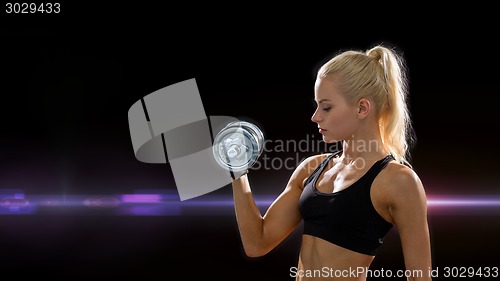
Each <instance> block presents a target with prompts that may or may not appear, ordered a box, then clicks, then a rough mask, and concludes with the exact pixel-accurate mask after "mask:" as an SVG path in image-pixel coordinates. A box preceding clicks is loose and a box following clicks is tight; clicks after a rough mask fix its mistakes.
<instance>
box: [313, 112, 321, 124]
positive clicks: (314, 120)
mask: <svg viewBox="0 0 500 281" xmlns="http://www.w3.org/2000/svg"><path fill="white" fill-rule="evenodd" d="M311 121H313V122H314V123H318V122H320V116H319V112H318V109H317V108H316V110H315V111H314V113H313V115H312V116H311Z"/></svg>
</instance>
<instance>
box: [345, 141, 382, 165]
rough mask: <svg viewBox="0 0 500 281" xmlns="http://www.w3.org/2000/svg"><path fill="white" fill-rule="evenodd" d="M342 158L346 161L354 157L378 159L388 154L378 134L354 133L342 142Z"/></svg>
mask: <svg viewBox="0 0 500 281" xmlns="http://www.w3.org/2000/svg"><path fill="white" fill-rule="evenodd" d="M342 154H343V158H344V160H345V161H346V163H353V162H354V161H356V159H363V160H368V159H378V158H380V157H383V156H385V155H387V154H388V151H387V150H386V149H385V148H384V146H383V144H382V138H381V137H380V134H366V135H361V134H354V135H352V136H351V138H350V139H346V140H344V142H343V152H342Z"/></svg>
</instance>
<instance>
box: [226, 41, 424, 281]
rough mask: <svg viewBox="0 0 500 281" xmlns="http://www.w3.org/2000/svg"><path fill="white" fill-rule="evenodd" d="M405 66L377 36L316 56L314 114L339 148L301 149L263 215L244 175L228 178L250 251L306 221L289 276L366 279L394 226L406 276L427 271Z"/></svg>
mask: <svg viewBox="0 0 500 281" xmlns="http://www.w3.org/2000/svg"><path fill="white" fill-rule="evenodd" d="M404 71H405V68H404V61H403V59H402V58H401V56H399V55H398V54H397V53H396V52H395V51H394V50H392V49H390V48H387V47H385V46H382V45H378V46H375V47H373V48H371V49H369V50H368V51H366V52H359V51H353V50H349V51H345V52H343V53H340V54H338V55H336V56H335V57H333V58H331V59H330V60H329V61H327V62H326V63H325V64H324V65H322V67H321V68H320V69H319V71H318V73H317V78H316V82H315V89H314V95H315V101H316V103H317V109H316V111H315V112H314V115H313V116H312V118H311V119H312V121H313V122H314V123H316V124H317V126H318V129H319V132H320V133H321V134H322V137H323V140H324V141H325V142H327V143H334V142H341V147H342V149H340V150H339V151H337V152H335V153H327V154H320V155H315V156H311V157H309V158H307V159H305V160H304V161H303V162H302V163H301V164H300V165H299V166H298V167H297V168H296V169H295V171H294V172H293V173H292V175H291V177H290V179H289V181H288V184H287V186H286V187H285V189H284V190H283V192H282V193H281V194H280V195H279V196H278V197H277V199H276V200H275V201H274V202H273V203H272V204H271V206H270V207H269V208H268V210H267V211H266V213H265V214H264V216H262V215H261V213H260V212H259V209H258V208H257V206H256V204H255V201H254V198H253V196H252V192H251V188H250V184H249V180H248V176H247V175H243V176H241V177H239V178H237V179H235V180H233V182H232V185H233V196H234V203H235V211H236V218H237V222H238V227H239V230H240V234H241V239H242V243H243V247H244V250H245V253H246V254H247V255H248V256H250V257H257V256H262V255H265V254H266V253H268V252H269V251H271V250H272V249H273V248H274V247H275V246H277V245H278V244H279V243H280V242H281V241H283V240H284V238H286V237H287V235H289V234H290V233H291V232H292V231H293V230H294V229H295V228H296V227H297V226H298V225H299V223H301V222H302V221H304V233H303V235H302V243H301V249H300V255H299V260H298V265H297V267H296V268H294V269H293V270H291V276H292V277H296V280H315V279H319V280H330V279H331V280H337V279H341V280H366V278H367V277H369V276H370V272H369V270H367V269H369V267H370V264H371V262H372V261H373V259H374V257H375V254H376V253H377V250H378V249H379V247H380V246H381V244H382V242H383V239H384V236H385V234H386V233H387V232H388V231H389V230H390V229H391V228H392V227H393V226H394V227H396V228H397V230H398V233H399V235H400V238H401V243H402V249H403V255H404V262H405V267H406V277H408V280H431V278H430V276H429V274H428V272H429V269H430V268H431V266H432V264H431V249H430V238H429V230H428V222H427V204H426V202H427V201H426V195H425V191H424V187H423V185H422V183H421V181H420V179H419V177H418V175H417V174H416V173H415V171H414V170H413V169H412V168H411V166H410V164H409V161H408V158H409V151H408V149H409V146H410V144H411V141H412V139H413V138H412V137H413V135H412V130H411V122H410V118H409V112H408V107H407V100H406V95H407V80H406V75H405V72H404ZM361 269H364V270H361ZM372 273H373V272H372ZM393 274H396V272H393Z"/></svg>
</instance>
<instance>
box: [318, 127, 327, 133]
mask: <svg viewBox="0 0 500 281" xmlns="http://www.w3.org/2000/svg"><path fill="white" fill-rule="evenodd" d="M318 130H319V132H320V133H324V132H326V130H325V129H323V128H318Z"/></svg>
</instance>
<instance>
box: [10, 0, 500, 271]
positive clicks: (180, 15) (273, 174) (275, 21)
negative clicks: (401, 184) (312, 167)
mask: <svg viewBox="0 0 500 281" xmlns="http://www.w3.org/2000/svg"><path fill="white" fill-rule="evenodd" d="M62 4H63V5H62V13H61V14H57V15H56V14H52V15H48V14H45V15H42V14H39V15H30V14H24V15H19V14H18V15H12V14H6V13H5V12H4V10H2V28H1V33H0V35H1V36H2V37H1V42H2V43H1V47H0V50H1V54H2V60H1V63H0V67H1V69H2V76H1V80H0V81H1V83H0V86H1V95H2V99H1V103H0V104H1V105H2V107H1V110H0V118H1V119H0V120H2V130H1V131H0V157H1V158H0V188H5V189H12V188H15V189H20V190H23V191H24V192H25V193H26V194H27V195H29V194H44V195H62V196H72V195H80V194H87V195H88V194H90V195H102V194H116V193H123V194H125V193H133V192H135V191H136V190H138V189H157V190H164V191H168V192H172V191H173V192H175V182H174V180H173V177H172V174H171V171H170V169H169V166H168V165H153V164H145V163H141V162H139V161H137V160H136V159H135V157H134V154H133V150H132V145H131V142H130V135H129V131H128V120H127V111H128V109H129V107H130V106H131V105H132V104H133V103H135V102H136V101H137V100H139V99H140V98H141V97H143V96H145V95H147V94H149V93H151V92H153V91H156V90H158V89H160V88H163V87H165V86H168V85H171V84H174V83H176V82H180V81H183V80H186V79H190V78H196V81H197V84H198V88H199V90H200V94H201V98H202V100H203V104H204V107H205V111H206V114H207V115H229V116H235V117H237V118H240V119H246V120H249V121H252V122H255V123H256V124H258V125H259V126H260V127H261V128H262V129H263V131H264V133H265V135H266V138H267V139H269V140H297V141H298V140H300V139H303V138H304V137H305V136H307V135H316V137H317V138H319V136H318V135H317V130H316V126H315V124H313V123H312V122H311V121H310V117H311V115H312V113H313V111H314V107H313V103H312V99H313V94H314V93H313V84H314V71H315V70H316V69H317V67H318V66H319V65H320V63H321V62H323V61H325V60H326V59H327V58H329V57H330V56H331V55H333V54H334V53H335V52H337V51H340V50H344V49H359V50H365V49H367V48H370V47H372V46H374V45H375V44H378V43H383V44H386V45H388V46H392V47H394V48H396V49H397V50H398V51H400V52H402V53H403V54H404V58H405V59H406V61H407V66H408V69H409V72H408V74H409V81H410V84H409V86H410V109H411V114H412V118H413V124H414V127H415V131H416V133H417V143H416V146H415V147H414V148H413V150H412V154H413V165H414V167H415V170H416V171H417V172H418V174H419V176H420V177H421V179H422V181H423V183H424V185H425V187H426V190H427V193H428V194H429V195H435V196H465V197H467V196H469V197H472V196H483V197H485V198H490V199H491V198H497V199H498V197H499V195H500V192H499V191H498V186H499V178H498V175H497V167H498V164H497V159H498V156H499V152H498V149H497V147H496V145H497V128H498V125H497V122H498V119H499V118H498V110H497V108H496V99H497V96H498V94H499V89H500V87H499V85H498V74H499V71H498V65H499V63H500V58H499V55H498V51H497V46H496V45H495V43H494V42H496V38H495V37H496V27H495V18H493V17H491V16H490V15H489V14H488V13H486V12H485V11H487V9H486V8H484V9H485V10H484V11H481V12H475V11H474V10H472V9H471V10H469V11H468V12H467V13H463V14H461V13H453V14H450V13H446V14H444V12H443V13H441V12H437V11H434V12H433V13H430V12H428V11H427V12H426V13H422V14H419V16H416V17H410V16H409V15H408V14H407V13H409V12H410V11H402V12H399V13H397V14H392V13H389V12H388V11H385V10H382V11H373V13H368V15H365V14H359V13H354V12H353V13H352V16H350V15H351V12H352V11H353V10H355V9H354V7H349V8H345V7H340V6H331V7H325V6H318V7H311V9H309V8H307V9H306V8H303V7H299V6H297V7H282V8H280V9H277V10H270V9H269V8H268V7H265V8H264V7H262V8H260V7H251V9H250V7H246V8H244V9H243V8H241V9H240V8H238V9H234V10H224V11H225V12H223V11H222V8H224V9H228V8H231V7H218V6H207V7H200V8H199V11H196V12H195V11H194V10H193V9H194V7H190V6H189V5H186V7H184V6H175V7H174V6H172V7H170V6H168V5H164V6H158V5H152V4H138V3H136V5H125V6H124V5H121V6H111V5H109V6H103V5H102V4H100V5H99V6H91V5H89V4H75V3H65V2H63V3H62ZM3 8H4V7H2V9H3ZM209 9H211V10H210V11H217V12H210V13H209V12H208V11H209ZM375 10H377V9H375ZM386 13H387V14H386ZM396 15H397V16H396ZM473 17H474V18H475V20H474V21H472V20H471V18H473ZM391 19H392V20H391ZM269 155H270V156H272V157H281V158H285V157H288V156H294V154H293V153H292V154H291V155H287V154H286V153H283V154H279V153H278V154H273V153H272V152H270V153H269ZM307 155H308V152H302V153H301V154H300V156H301V157H305V156H307ZM295 156H296V155H295ZM290 174H291V170H288V169H281V170H278V171H264V170H255V171H252V174H251V176H250V179H251V182H252V185H253V190H254V193H255V194H256V195H267V196H271V197H275V196H277V195H278V193H279V192H280V191H281V190H282V188H283V187H284V185H285V183H286V181H287V179H288V176H289V175H290ZM194 176H195V175H194ZM214 194H217V195H223V196H227V198H229V199H230V198H231V197H230V196H231V189H230V187H229V186H226V187H223V188H221V189H220V190H217V191H216V192H214ZM264 207H265V206H264ZM263 211H264V209H263ZM499 215H500V211H499V209H498V207H488V208H486V207H484V208H473V207H456V206H455V207H453V206H449V207H439V208H438V207H432V208H430V210H429V222H430V227H431V235H432V246H433V256H434V259H433V262H434V266H435V267H436V268H441V269H442V268H444V267H445V266H450V267H459V266H466V267H474V268H475V269H477V268H479V267H484V266H490V267H492V266H497V267H498V266H500V263H499V262H498V258H497V256H496V253H497V252H498V250H500V246H499V244H498V241H497V238H496V237H498V235H499V234H500V225H499V224H498V218H499V217H498V216H499ZM299 238H300V228H299V229H297V231H296V232H294V233H293V234H292V235H291V236H290V237H289V238H288V239H287V240H285V241H284V242H283V243H282V244H281V245H279V246H278V247H277V248H276V249H275V250H274V251H272V252H271V253H269V254H268V255H267V256H265V257H262V258H257V259H249V258H247V257H245V255H244V253H243V251H242V248H241V244H240V240H239V233H238V231H237V225H236V221H235V217H234V212H233V209H232V206H229V207H227V206H226V207H224V208H221V207H219V208H218V207H210V206H208V207H199V208H194V209H191V210H190V211H188V212H185V213H181V214H177V215H165V216H114V215H111V214H110V213H109V212H107V211H96V212H87V211H85V212H80V211H78V210H74V209H71V208H67V209H64V208H61V210H59V211H58V212H40V213H34V214H28V215H0V249H2V250H1V251H0V260H1V263H0V268H2V272H4V273H5V274H8V273H13V274H17V272H19V271H20V270H21V271H22V272H30V273H33V274H35V275H36V276H40V277H56V276H61V277H63V278H67V279H69V280H73V279H77V278H78V277H82V276H86V277H96V276H106V277H111V278H114V277H118V276H120V277H132V276H134V277H135V276H137V277H138V279H139V280H160V279H161V280H171V279H173V278H174V277H173V276H174V275H178V276H179V275H180V276H182V277H185V278H188V279H191V278H193V279H203V278H207V279H208V278H215V279H217V280H292V278H290V277H289V275H288V274H289V270H290V267H293V266H295V265H296V262H297V255H298V249H299V246H300V240H299ZM398 239H399V238H398V236H397V232H395V231H393V232H391V233H390V234H389V236H388V238H387V240H386V244H385V245H384V247H382V249H381V253H380V255H379V256H377V258H376V259H375V261H374V264H373V267H374V268H384V269H403V268H404V265H403V259H402V252H401V248H400V244H399V240H398ZM393 279H394V280H395V279H396V278H393ZM438 279H441V278H438ZM485 279H488V278H483V279H480V280H485ZM469 280H474V279H473V278H469Z"/></svg>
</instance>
